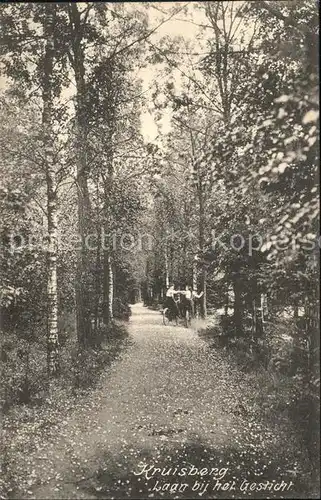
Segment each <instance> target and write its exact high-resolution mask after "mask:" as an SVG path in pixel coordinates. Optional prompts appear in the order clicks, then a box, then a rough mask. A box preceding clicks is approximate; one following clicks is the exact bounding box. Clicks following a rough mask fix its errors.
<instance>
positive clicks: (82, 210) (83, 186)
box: [68, 3, 91, 345]
mask: <svg viewBox="0 0 321 500" xmlns="http://www.w3.org/2000/svg"><path fill="white" fill-rule="evenodd" d="M68 12H69V20H70V26H71V38H72V54H71V53H69V54H68V55H69V59H70V62H71V65H72V68H73V70H74V75H75V82H76V124H77V130H76V134H77V139H76V143H77V149H78V155H77V158H76V166H77V184H78V190H77V196H78V231H79V235H80V239H81V249H80V252H79V256H78V262H77V277H76V309H77V337H78V341H79V343H80V344H83V345H85V344H87V343H88V340H89V339H90V333H91V321H90V315H91V310H90V299H89V297H90V280H89V267H90V266H89V264H90V260H89V251H88V248H87V245H86V236H87V234H88V232H89V225H90V200H89V191H88V164H87V151H86V149H87V98H86V84H85V65H84V59H85V57H84V51H83V47H82V32H83V26H82V25H81V20H80V12H79V11H78V7H77V4H76V3H69V4H68Z"/></svg>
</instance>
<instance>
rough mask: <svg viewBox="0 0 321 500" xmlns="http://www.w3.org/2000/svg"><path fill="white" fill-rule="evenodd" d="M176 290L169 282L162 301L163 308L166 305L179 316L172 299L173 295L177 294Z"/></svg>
mask: <svg viewBox="0 0 321 500" xmlns="http://www.w3.org/2000/svg"><path fill="white" fill-rule="evenodd" d="M177 293H178V291H177V290H175V287H174V285H173V284H171V285H170V286H169V288H168V290H167V292H166V299H165V303H164V309H165V308H166V307H168V309H170V310H171V311H172V312H173V313H174V314H177V315H178V316H179V310H178V306H177V303H176V301H175V299H174V295H175V294H177Z"/></svg>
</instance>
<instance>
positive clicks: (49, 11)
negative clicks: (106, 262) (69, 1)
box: [42, 4, 59, 375]
mask: <svg viewBox="0 0 321 500" xmlns="http://www.w3.org/2000/svg"><path fill="white" fill-rule="evenodd" d="M55 18H56V6H55V5H54V4H47V5H46V19H45V26H44V34H45V38H46V49H45V59H44V67H43V89H42V91H43V92H42V98H43V113H42V123H43V129H44V150H45V159H46V181H47V212H48V214H47V215H48V249H47V257H48V281H47V300H48V302H47V303H48V312H47V367H48V373H49V375H54V374H56V373H57V371H58V361H59V352H58V348H59V343H58V290H57V241H58V238H57V231H58V228H57V182H56V173H55V165H54V158H53V156H54V151H53V130H52V114H53V64H54V50H55V48H54V28H55Z"/></svg>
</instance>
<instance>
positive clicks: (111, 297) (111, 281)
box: [108, 255, 114, 321]
mask: <svg viewBox="0 0 321 500" xmlns="http://www.w3.org/2000/svg"><path fill="white" fill-rule="evenodd" d="M113 303H114V272H113V266H112V260H111V257H110V255H109V256H108V319H109V321H112V320H113V318H114V311H113Z"/></svg>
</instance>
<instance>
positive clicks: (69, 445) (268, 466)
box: [16, 304, 300, 499]
mask: <svg viewBox="0 0 321 500" xmlns="http://www.w3.org/2000/svg"><path fill="white" fill-rule="evenodd" d="M132 313H133V314H132V317H131V319H130V322H129V334H130V344H129V347H128V348H127V350H126V351H124V352H123V354H122V356H121V357H120V359H118V360H117V361H116V362H114V363H113V365H112V366H111V367H110V369H108V370H107V372H106V373H105V374H104V375H103V377H102V384H101V385H100V388H99V389H96V390H95V391H93V393H92V394H91V395H90V401H89V402H88V404H86V406H85V407H84V408H77V409H76V410H75V411H74V412H73V414H72V415H71V416H70V418H69V419H67V420H66V421H65V422H61V424H60V425H59V426H58V428H57V429H56V431H55V435H54V436H53V437H52V440H51V443H49V444H48V443H42V444H41V446H39V448H38V450H37V451H36V453H35V454H34V456H30V457H28V463H29V464H32V476H33V480H32V483H33V484H32V485H30V488H29V491H28V494H27V496H26V497H27V498H39V499H40V498H46V499H51V498H128V497H131V498H148V497H155V498H160V497H161V496H165V497H167V498H174V497H175V496H176V498H177V497H183V496H184V497H185V498H194V497H195V495H196V493H195V491H192V487H193V485H194V484H195V482H196V481H199V482H202V483H204V486H203V488H206V491H205V492H204V494H203V495H201V493H202V490H198V493H200V496H202V498H213V487H214V485H215V484H217V483H216V479H221V483H222V484H224V483H228V482H229V484H230V486H229V488H230V487H232V486H233V480H234V479H236V484H234V489H233V488H232V490H230V489H227V490H225V491H222V490H220V491H216V493H215V494H214V497H217V496H218V497H220V498H232V497H235V498H244V496H245V497H246V496H248V497H249V496H251V494H252V495H253V496H254V497H255V498H258V497H259V494H258V493H257V492H255V491H254V492H250V491H248V492H247V493H242V491H241V490H240V487H241V484H242V481H243V480H247V479H248V478H249V477H250V478H252V479H253V477H254V479H253V480H256V481H257V482H259V481H262V480H263V477H264V479H270V480H275V481H277V480H278V478H282V479H284V481H286V482H287V483H288V484H289V483H290V480H291V479H293V476H292V475H291V476H289V474H288V473H287V472H286V471H285V468H286V469H290V470H291V474H292V472H293V470H294V469H295V465H294V463H293V460H292V458H291V457H288V456H287V458H286V460H287V461H288V462H289V463H285V462H284V463H282V458H281V456H282V454H283V452H284V451H285V454H287V447H288V445H289V436H286V435H285V436H283V434H282V432H281V431H280V426H282V423H281V422H277V423H276V425H275V428H271V426H268V425H264V424H263V422H257V421H256V420H255V416H253V418H252V417H251V415H250V414H249V413H248V411H247V413H246V414H244V413H243V412H245V411H246V410H245V408H244V405H245V399H244V398H245V395H244V394H243V393H242V390H243V389H242V373H240V372H238V373H236V372H235V371H233V370H231V369H230V367H229V366H228V364H227V363H226V360H224V357H222V356H221V355H220V354H219V352H218V351H215V350H213V349H210V348H209V346H208V345H207V344H206V343H205V342H204V341H202V340H201V339H200V338H199V337H198V335H197V333H196V332H195V331H194V330H192V329H186V328H184V327H182V326H177V327H175V326H167V327H165V326H164V325H163V324H162V317H161V315H160V314H159V312H155V311H151V310H148V309H146V308H144V307H143V306H142V305H141V304H137V305H134V306H132ZM242 399H243V405H242V404H241V400H242ZM282 436H283V438H282ZM276 457H278V460H277V463H276ZM280 460H281V466H280ZM291 460H292V461H291ZM140 462H144V463H145V464H149V465H150V466H152V465H153V464H154V465H155V466H156V467H165V466H166V467H169V466H172V467H175V466H179V468H182V467H189V468H190V467H191V466H194V469H191V474H190V475H188V476H177V475H175V471H174V470H172V471H171V472H172V475H171V476H163V477H161V476H160V474H159V473H156V474H155V475H154V477H153V478H150V479H148V478H146V477H145V476H138V475H137V473H138V472H139V471H141V468H140V465H139V464H140ZM205 468H207V469H208V474H205ZM196 469H198V471H200V470H201V469H203V474H204V475H203V477H200V476H199V475H197V474H194V473H195V470H196ZM211 469H218V470H217V471H216V472H215V471H212V473H211V474H210V473H209V471H210V470H211ZM153 470H154V469H153ZM189 471H190V469H189ZM151 472H152V471H151ZM151 472H150V474H151ZM177 472H178V471H176V473H177ZM262 475H263V477H262ZM255 478H256V479H255ZM157 481H158V483H157ZM166 483H172V484H177V486H176V487H175V486H173V488H174V489H175V488H176V489H177V488H178V484H186V486H182V488H183V489H184V491H183V490H181V492H178V491H177V492H176V493H174V492H173V493H169V492H168V491H163V492H162V491H158V490H157V489H158V488H159V487H160V485H164V484H166ZM206 483H208V486H207V487H205V484H206ZM164 488H168V486H167V487H164ZM226 488H227V487H226ZM153 489H154V490H153ZM299 489H300V488H299ZM172 491H174V490H172ZM288 494H290V496H291V498H293V495H294V491H293V488H292V486H290V491H289V492H288ZM266 495H267V493H266V492H265V493H264V494H263V498H266ZM269 495H270V497H273V496H274V495H275V494H274V495H273V492H271V493H270V494H269ZM281 495H282V497H283V498H284V497H285V496H286V492H283V493H282V494H281ZM277 496H278V497H279V498H280V494H278V495H277ZM16 498H17V497H16ZM20 498H21V497H20Z"/></svg>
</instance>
